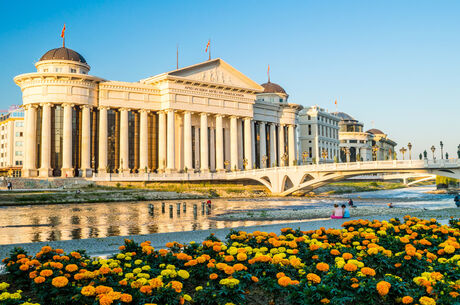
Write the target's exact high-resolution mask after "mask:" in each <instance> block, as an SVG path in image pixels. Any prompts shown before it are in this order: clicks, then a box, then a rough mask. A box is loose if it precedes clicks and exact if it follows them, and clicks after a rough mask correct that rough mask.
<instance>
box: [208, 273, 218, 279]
mask: <svg viewBox="0 0 460 305" xmlns="http://www.w3.org/2000/svg"><path fill="white" fill-rule="evenodd" d="M218 277H219V276H218V275H217V274H216V273H211V274H210V275H209V278H210V279H211V280H215V279H216V278H218Z"/></svg>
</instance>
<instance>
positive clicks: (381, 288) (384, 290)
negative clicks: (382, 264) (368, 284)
mask: <svg viewBox="0 0 460 305" xmlns="http://www.w3.org/2000/svg"><path fill="white" fill-rule="evenodd" d="M390 288H391V284H390V283H388V282H386V281H380V282H378V283H377V286H376V289H377V291H378V293H379V294H380V295H381V296H385V295H387V294H388V292H389V291H390Z"/></svg>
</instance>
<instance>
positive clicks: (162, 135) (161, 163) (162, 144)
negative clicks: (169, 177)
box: [158, 111, 166, 172]
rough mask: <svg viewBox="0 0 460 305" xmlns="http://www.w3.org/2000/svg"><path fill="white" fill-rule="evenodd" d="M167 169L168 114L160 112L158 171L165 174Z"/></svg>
mask: <svg viewBox="0 0 460 305" xmlns="http://www.w3.org/2000/svg"><path fill="white" fill-rule="evenodd" d="M165 168H166V114H165V112H164V111H160V112H158V171H159V172H164V171H165Z"/></svg>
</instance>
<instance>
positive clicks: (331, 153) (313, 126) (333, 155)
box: [299, 106, 340, 164]
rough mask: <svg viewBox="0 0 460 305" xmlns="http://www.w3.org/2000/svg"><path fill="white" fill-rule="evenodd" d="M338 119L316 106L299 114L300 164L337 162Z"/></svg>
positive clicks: (338, 153) (338, 150)
mask: <svg viewBox="0 0 460 305" xmlns="http://www.w3.org/2000/svg"><path fill="white" fill-rule="evenodd" d="M339 122H340V118H339V117H337V116H335V115H333V114H332V113H329V112H327V111H326V110H324V109H323V108H320V107H318V106H312V107H309V108H305V109H303V110H301V111H300V113H299V155H300V157H301V161H302V163H304V164H306V163H320V162H338V160H339V157H340V149H339Z"/></svg>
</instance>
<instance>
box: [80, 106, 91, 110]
mask: <svg viewBox="0 0 460 305" xmlns="http://www.w3.org/2000/svg"><path fill="white" fill-rule="evenodd" d="M80 107H81V108H85V109H86V108H88V109H89V110H91V109H93V106H90V105H83V106H80Z"/></svg>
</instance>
